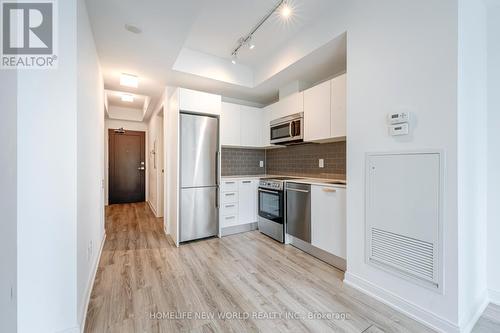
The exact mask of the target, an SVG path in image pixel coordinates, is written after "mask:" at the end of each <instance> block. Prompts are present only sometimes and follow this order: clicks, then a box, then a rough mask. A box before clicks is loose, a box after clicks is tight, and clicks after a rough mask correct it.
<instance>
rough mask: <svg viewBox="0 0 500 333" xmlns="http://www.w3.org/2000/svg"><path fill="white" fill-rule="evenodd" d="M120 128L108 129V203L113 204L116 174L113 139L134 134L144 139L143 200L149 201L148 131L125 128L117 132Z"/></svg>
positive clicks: (142, 152) (142, 147)
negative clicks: (113, 182)
mask: <svg viewBox="0 0 500 333" xmlns="http://www.w3.org/2000/svg"><path fill="white" fill-rule="evenodd" d="M117 130H118V129H112V128H109V129H108V166H107V167H108V204H110V205H111V204H113V203H114V202H112V200H111V198H112V192H113V184H112V180H113V178H114V177H113V176H114V162H115V161H114V158H112V153H113V152H114V140H112V137H113V136H116V135H134V136H140V137H141V139H142V142H141V155H142V159H143V161H144V168H145V169H144V172H143V177H142V179H141V182H142V192H143V194H144V195H143V201H147V181H148V177H147V170H148V167H149V165H148V163H147V159H146V149H147V147H146V145H147V142H146V139H147V133H146V132H145V131H132V130H124V132H123V133H117Z"/></svg>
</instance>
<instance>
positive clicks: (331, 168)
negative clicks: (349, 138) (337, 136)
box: [221, 141, 346, 179]
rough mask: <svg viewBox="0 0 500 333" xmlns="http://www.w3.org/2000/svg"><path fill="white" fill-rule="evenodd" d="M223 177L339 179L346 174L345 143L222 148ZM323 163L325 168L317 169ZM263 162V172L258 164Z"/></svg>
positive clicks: (343, 177)
mask: <svg viewBox="0 0 500 333" xmlns="http://www.w3.org/2000/svg"><path fill="white" fill-rule="evenodd" d="M221 159H222V175H223V176H241V175H261V174H269V175H289V176H300V177H313V178H336V179H338V178H340V179H345V174H346V143H345V141H342V142H333V143H323V144H304V145H297V146H289V147H286V148H276V149H267V150H264V149H242V148H222V155H221ZM319 159H323V160H324V168H320V167H319V163H318V162H319ZM260 161H264V166H265V167H263V168H260V167H259V162H260Z"/></svg>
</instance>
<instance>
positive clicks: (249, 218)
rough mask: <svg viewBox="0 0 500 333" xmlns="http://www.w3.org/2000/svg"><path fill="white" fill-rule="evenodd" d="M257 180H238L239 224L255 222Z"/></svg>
mask: <svg viewBox="0 0 500 333" xmlns="http://www.w3.org/2000/svg"><path fill="white" fill-rule="evenodd" d="M257 186H258V181H257V180H250V179H242V180H240V181H239V182H238V191H239V202H238V203H239V205H238V211H239V214H238V215H239V217H240V224H247V223H253V222H257Z"/></svg>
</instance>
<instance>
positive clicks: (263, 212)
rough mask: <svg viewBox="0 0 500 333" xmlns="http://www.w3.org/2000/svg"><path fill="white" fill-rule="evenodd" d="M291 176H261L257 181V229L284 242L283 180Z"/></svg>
mask: <svg viewBox="0 0 500 333" xmlns="http://www.w3.org/2000/svg"><path fill="white" fill-rule="evenodd" d="M288 179H292V178H291V177H272V178H263V179H261V180H260V182H259V206H258V211H259V221H258V224H259V230H260V232H262V233H263V234H265V235H268V236H269V237H271V238H274V239H275V240H277V241H279V242H281V243H284V242H285V207H286V205H285V191H284V189H285V188H284V187H285V186H284V185H285V180H288Z"/></svg>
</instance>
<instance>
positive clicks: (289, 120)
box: [270, 112, 304, 145]
mask: <svg viewBox="0 0 500 333" xmlns="http://www.w3.org/2000/svg"><path fill="white" fill-rule="evenodd" d="M270 138H271V143H272V144H280V145H287V144H295V143H301V142H303V141H304V113H303V112H300V113H296V114H293V115H290V116H287V117H283V118H279V119H276V120H273V121H271V123H270Z"/></svg>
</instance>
